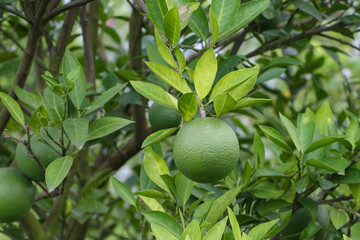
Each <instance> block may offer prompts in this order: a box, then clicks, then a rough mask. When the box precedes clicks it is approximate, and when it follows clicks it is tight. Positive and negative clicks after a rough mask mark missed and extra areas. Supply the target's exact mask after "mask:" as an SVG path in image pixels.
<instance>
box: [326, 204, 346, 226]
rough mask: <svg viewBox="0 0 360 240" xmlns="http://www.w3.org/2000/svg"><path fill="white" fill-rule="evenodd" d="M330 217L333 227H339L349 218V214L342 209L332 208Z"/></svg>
mask: <svg viewBox="0 0 360 240" xmlns="http://www.w3.org/2000/svg"><path fill="white" fill-rule="evenodd" d="M330 219H331V222H332V223H333V225H334V227H335V228H336V229H339V228H341V227H342V226H344V225H345V223H346V222H347V221H348V220H349V216H348V215H347V213H346V212H345V211H344V210H342V209H337V208H334V209H332V210H331V211H330Z"/></svg>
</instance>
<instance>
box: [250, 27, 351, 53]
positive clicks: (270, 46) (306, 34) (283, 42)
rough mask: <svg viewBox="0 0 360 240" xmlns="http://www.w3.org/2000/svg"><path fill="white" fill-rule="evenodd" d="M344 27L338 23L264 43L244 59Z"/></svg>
mask: <svg viewBox="0 0 360 240" xmlns="http://www.w3.org/2000/svg"><path fill="white" fill-rule="evenodd" d="M345 26H346V24H345V23H342V22H340V23H336V24H334V25H331V26H329V27H317V28H314V29H310V30H309V31H306V32H303V33H300V34H295V35H292V36H291V37H289V38H287V39H279V40H277V41H272V42H268V43H265V44H264V45H263V46H261V47H259V48H257V49H255V50H254V51H252V52H250V53H248V54H247V55H246V57H247V58H250V57H253V56H256V55H259V54H262V53H264V52H266V51H269V50H273V49H276V48H278V47H281V46H285V45H289V44H291V43H293V42H296V41H298V40H300V39H303V38H307V37H311V36H313V35H319V34H320V33H322V32H326V31H335V30H338V29H342V28H343V27H345Z"/></svg>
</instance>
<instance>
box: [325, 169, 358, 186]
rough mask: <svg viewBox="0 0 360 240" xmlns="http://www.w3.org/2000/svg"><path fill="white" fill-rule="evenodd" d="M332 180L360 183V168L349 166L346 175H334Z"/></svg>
mask: <svg viewBox="0 0 360 240" xmlns="http://www.w3.org/2000/svg"><path fill="white" fill-rule="evenodd" d="M331 181H332V182H334V183H347V184H352V183H360V169H358V168H354V167H351V168H348V169H346V171H345V175H333V176H332V178H331Z"/></svg>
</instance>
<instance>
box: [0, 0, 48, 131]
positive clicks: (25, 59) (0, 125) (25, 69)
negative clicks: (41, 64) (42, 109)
mask: <svg viewBox="0 0 360 240" xmlns="http://www.w3.org/2000/svg"><path fill="white" fill-rule="evenodd" d="M48 3H49V0H43V1H42V2H41V4H40V7H39V9H38V11H37V13H36V16H35V18H34V22H33V23H32V24H31V25H30V29H29V31H28V38H27V43H26V47H25V49H24V55H23V56H22V58H21V62H20V65H19V68H18V69H17V72H16V76H15V79H14V83H15V84H16V85H17V86H18V87H20V88H23V87H24V85H25V82H26V79H27V76H28V75H29V72H30V68H31V65H32V61H33V59H34V56H35V52H36V47H37V44H38V41H39V39H40V37H41V32H42V30H41V28H42V23H41V19H42V16H43V15H44V13H45V10H46V7H47V5H48ZM9 95H10V97H12V98H13V99H15V100H17V96H16V95H15V92H14V90H13V89H12V90H11V91H10V94H9ZM9 119H10V113H9V112H8V110H7V109H6V108H3V109H2V110H1V112H0V135H2V133H3V131H4V129H5V127H6V124H7V123H8V121H9Z"/></svg>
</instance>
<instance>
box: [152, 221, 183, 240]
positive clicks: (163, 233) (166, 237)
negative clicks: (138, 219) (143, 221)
mask: <svg viewBox="0 0 360 240" xmlns="http://www.w3.org/2000/svg"><path fill="white" fill-rule="evenodd" d="M151 230H152V232H153V234H154V236H155V237H156V240H178V238H176V237H174V235H172V234H171V233H170V232H168V231H167V230H166V229H164V228H162V227H160V226H159V225H157V224H151Z"/></svg>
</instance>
